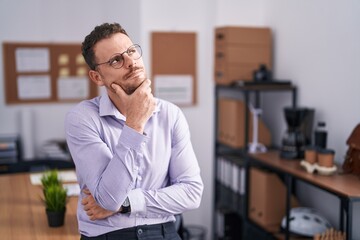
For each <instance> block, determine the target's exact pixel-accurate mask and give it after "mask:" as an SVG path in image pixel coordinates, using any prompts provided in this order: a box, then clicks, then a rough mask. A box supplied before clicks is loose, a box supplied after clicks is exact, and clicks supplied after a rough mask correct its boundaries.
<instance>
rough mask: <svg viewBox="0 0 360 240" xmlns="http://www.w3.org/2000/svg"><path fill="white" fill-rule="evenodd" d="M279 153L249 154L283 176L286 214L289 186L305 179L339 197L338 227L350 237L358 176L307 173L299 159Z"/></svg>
mask: <svg viewBox="0 0 360 240" xmlns="http://www.w3.org/2000/svg"><path fill="white" fill-rule="evenodd" d="M279 155H280V153H279V152H278V151H269V152H266V153H259V154H250V156H251V161H252V162H254V163H255V164H259V165H261V166H264V167H266V168H269V169H271V170H273V171H275V172H280V173H281V174H283V175H284V176H285V181H286V185H287V189H288V194H287V216H289V215H288V212H289V208H290V205H289V202H290V195H291V191H292V190H291V186H292V183H293V181H294V179H299V180H302V181H305V182H307V183H309V184H311V185H312V186H315V187H318V188H320V189H323V190H325V191H327V192H329V193H331V194H333V195H335V196H337V197H338V198H339V199H340V227H341V230H346V235H347V239H352V230H353V226H352V217H353V203H354V202H358V201H360V179H359V177H358V176H356V175H353V174H340V173H338V172H337V173H335V174H334V175H331V176H322V175H319V174H312V173H308V172H306V170H305V169H304V168H303V167H301V165H300V161H298V160H286V159H281V158H280V157H279ZM344 215H345V216H346V222H344ZM345 224H346V229H345Z"/></svg>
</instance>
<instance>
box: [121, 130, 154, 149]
mask: <svg viewBox="0 0 360 240" xmlns="http://www.w3.org/2000/svg"><path fill="white" fill-rule="evenodd" d="M119 141H120V142H121V143H122V144H123V146H125V147H127V148H130V149H135V150H137V151H138V150H140V148H141V143H143V142H147V141H148V137H147V136H145V135H143V134H141V133H139V132H137V131H135V130H134V129H132V128H130V127H128V126H126V125H125V126H124V127H123V130H122V133H121V135H120V139H119Z"/></svg>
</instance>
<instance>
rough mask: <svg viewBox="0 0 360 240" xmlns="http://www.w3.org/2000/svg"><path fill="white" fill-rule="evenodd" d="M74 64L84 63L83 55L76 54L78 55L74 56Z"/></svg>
mask: <svg viewBox="0 0 360 240" xmlns="http://www.w3.org/2000/svg"><path fill="white" fill-rule="evenodd" d="M76 64H77V65H83V64H86V62H85V59H84V57H83V55H81V54H78V55H77V56H76Z"/></svg>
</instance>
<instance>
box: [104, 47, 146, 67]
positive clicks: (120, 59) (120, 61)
mask: <svg viewBox="0 0 360 240" xmlns="http://www.w3.org/2000/svg"><path fill="white" fill-rule="evenodd" d="M124 54H127V55H128V56H129V57H130V58H131V59H133V60H137V59H139V58H140V57H141V54H142V52H141V48H140V46H139V45H137V44H136V45H133V46H131V47H129V48H128V49H127V50H126V51H125V52H123V53H119V54H116V55H114V56H113V57H112V58H111V59H110V61H109V64H110V66H112V67H113V68H121V67H122V66H123V65H124V62H125V60H124V56H123V55H124Z"/></svg>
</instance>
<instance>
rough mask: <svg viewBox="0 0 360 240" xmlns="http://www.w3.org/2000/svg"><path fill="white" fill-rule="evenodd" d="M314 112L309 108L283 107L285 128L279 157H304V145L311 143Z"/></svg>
mask: <svg viewBox="0 0 360 240" xmlns="http://www.w3.org/2000/svg"><path fill="white" fill-rule="evenodd" d="M314 112H315V111H314V109H310V108H293V107H285V108H284V115H285V120H286V124H287V130H286V132H285V134H284V136H283V138H282V146H281V150H280V157H281V158H285V159H303V158H304V149H305V146H306V145H310V144H311V136H312V129H313V121H314Z"/></svg>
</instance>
